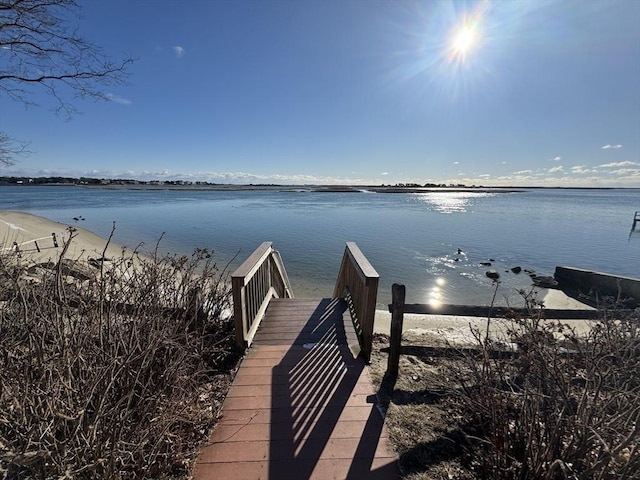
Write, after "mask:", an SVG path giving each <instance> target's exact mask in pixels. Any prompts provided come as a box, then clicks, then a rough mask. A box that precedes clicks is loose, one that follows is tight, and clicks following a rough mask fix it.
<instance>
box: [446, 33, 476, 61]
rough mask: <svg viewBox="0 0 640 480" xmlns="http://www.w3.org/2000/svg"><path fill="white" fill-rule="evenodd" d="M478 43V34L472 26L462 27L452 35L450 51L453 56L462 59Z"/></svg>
mask: <svg viewBox="0 0 640 480" xmlns="http://www.w3.org/2000/svg"><path fill="white" fill-rule="evenodd" d="M477 42H478V32H477V31H476V28H475V27H474V26H472V25H463V26H462V27H461V28H460V29H459V30H457V31H456V32H455V34H454V35H453V41H452V43H451V50H452V53H453V54H454V55H455V56H460V57H464V56H466V55H467V53H469V51H471V50H472V49H473V47H474V46H475V45H476V43H477Z"/></svg>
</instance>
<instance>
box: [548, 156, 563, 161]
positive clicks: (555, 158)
mask: <svg viewBox="0 0 640 480" xmlns="http://www.w3.org/2000/svg"><path fill="white" fill-rule="evenodd" d="M551 160H553V161H554V162H559V161H560V160H562V157H561V156H556V157H553V158H552V159H551Z"/></svg>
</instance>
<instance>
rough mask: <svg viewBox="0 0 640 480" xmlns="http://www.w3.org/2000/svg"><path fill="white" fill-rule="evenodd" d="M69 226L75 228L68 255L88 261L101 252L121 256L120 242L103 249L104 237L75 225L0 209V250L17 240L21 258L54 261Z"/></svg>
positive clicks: (9, 249) (12, 249)
mask: <svg viewBox="0 0 640 480" xmlns="http://www.w3.org/2000/svg"><path fill="white" fill-rule="evenodd" d="M70 228H72V229H73V230H74V238H73V241H72V242H71V245H70V246H69V249H68V251H67V258H70V259H73V260H85V261H87V260H89V259H90V258H100V257H102V256H103V253H104V256H105V257H107V258H110V257H119V256H121V254H122V247H121V246H119V245H116V244H114V243H110V244H109V246H108V247H107V250H106V251H105V246H106V245H107V240H106V239H105V238H102V237H100V236H98V235H96V234H95V233H92V232H90V231H88V230H85V229H83V228H81V227H78V226H77V225H68V224H63V223H57V222H53V221H51V220H49V219H47V218H44V217H40V216H37V215H32V214H30V213H23V212H13V211H6V210H0V242H1V243H0V248H2V253H6V252H15V249H16V247H15V245H16V244H17V246H18V249H19V251H20V252H21V254H22V256H23V258H25V259H27V260H29V261H33V263H41V262H46V261H49V260H52V261H55V260H57V258H58V257H59V255H60V253H62V248H63V247H64V244H65V242H66V241H67V240H68V239H69V237H70V235H71V231H70ZM54 235H55V242H54ZM36 243H37V246H36ZM56 244H57V246H56ZM38 249H39V250H40V251H38Z"/></svg>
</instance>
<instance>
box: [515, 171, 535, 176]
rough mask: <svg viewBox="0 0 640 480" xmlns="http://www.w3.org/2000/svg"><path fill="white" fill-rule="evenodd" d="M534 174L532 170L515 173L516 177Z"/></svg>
mask: <svg viewBox="0 0 640 480" xmlns="http://www.w3.org/2000/svg"><path fill="white" fill-rule="evenodd" d="M531 173H533V171H532V170H518V171H517V172H513V174H514V175H528V174H531Z"/></svg>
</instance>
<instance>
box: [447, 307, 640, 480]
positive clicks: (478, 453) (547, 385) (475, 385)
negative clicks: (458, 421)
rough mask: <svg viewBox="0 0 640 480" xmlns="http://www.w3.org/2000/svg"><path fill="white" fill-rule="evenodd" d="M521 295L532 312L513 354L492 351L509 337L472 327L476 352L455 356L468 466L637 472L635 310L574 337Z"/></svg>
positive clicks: (483, 470) (516, 336)
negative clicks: (493, 336)
mask: <svg viewBox="0 0 640 480" xmlns="http://www.w3.org/2000/svg"><path fill="white" fill-rule="evenodd" d="M527 300H528V301H529V304H530V306H531V312H532V313H531V315H530V317H529V318H523V319H515V320H514V321H513V328H512V329H511V330H510V331H509V332H508V334H507V335H508V338H506V339H505V340H506V342H505V343H506V344H515V345H517V350H516V352H515V355H495V351H496V350H497V349H500V348H503V347H504V345H505V343H497V342H496V341H495V340H491V339H489V338H488V336H487V335H484V333H483V332H479V331H476V332H475V337H476V343H477V347H478V350H479V351H480V352H481V355H477V356H471V355H464V356H463V357H462V361H461V362H455V363H452V364H451V365H453V369H452V372H453V374H452V378H453V379H454V388H453V400H452V402H451V406H452V407H453V409H454V410H456V411H457V412H458V414H459V415H460V416H461V417H462V418H464V419H465V422H464V423H465V424H464V426H463V431H464V433H465V437H466V443H467V447H466V448H467V454H466V455H465V460H466V462H467V464H468V467H469V468H470V469H472V470H473V471H474V472H475V473H476V475H477V477H478V478H491V479H523V480H524V479H548V480H556V479H631V478H640V310H636V312H635V314H632V315H631V316H627V317H626V318H620V317H619V316H618V315H616V312H615V311H611V312H608V314H607V315H606V316H605V318H604V319H603V320H602V321H598V322H595V323H594V324H593V328H591V330H590V332H589V333H588V334H586V335H583V336H579V335H577V334H576V333H575V331H574V330H573V329H571V328H569V327H567V326H566V325H563V324H562V323H560V322H550V321H545V320H544V319H543V318H542V317H541V311H540V310H539V309H536V308H535V307H536V305H535V304H534V303H535V302H534V301H533V300H532V299H531V298H530V297H527ZM488 321H489V320H488Z"/></svg>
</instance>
